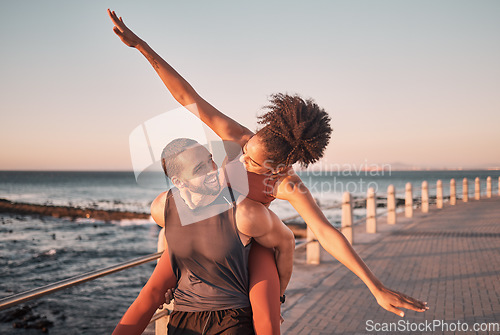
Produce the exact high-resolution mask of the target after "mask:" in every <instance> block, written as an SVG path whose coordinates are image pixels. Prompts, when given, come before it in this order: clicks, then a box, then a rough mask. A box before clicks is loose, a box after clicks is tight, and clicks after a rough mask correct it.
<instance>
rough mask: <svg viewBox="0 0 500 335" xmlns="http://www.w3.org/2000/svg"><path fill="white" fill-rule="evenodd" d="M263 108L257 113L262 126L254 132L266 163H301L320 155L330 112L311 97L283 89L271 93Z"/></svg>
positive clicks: (309, 161) (323, 148)
mask: <svg viewBox="0 0 500 335" xmlns="http://www.w3.org/2000/svg"><path fill="white" fill-rule="evenodd" d="M269 102H270V104H269V105H267V106H265V107H264V108H265V109H267V112H266V113H265V114H264V115H261V116H259V117H258V123H259V124H260V125H263V127H262V128H261V129H260V130H259V131H258V135H259V137H260V138H261V140H262V141H263V143H264V145H265V147H266V150H267V154H268V157H269V160H270V161H271V162H272V163H271V164H270V165H271V166H273V167H277V166H278V165H281V166H289V165H292V164H294V163H296V162H299V163H300V164H301V165H302V166H303V167H307V166H308V165H309V164H311V163H314V162H316V161H318V160H319V159H320V158H321V157H323V154H324V151H325V148H326V146H327V145H328V142H329V141H330V136H331V133H332V128H331V127H330V116H329V115H328V113H326V112H325V111H324V109H323V108H320V107H319V106H318V105H317V104H316V103H315V102H314V101H313V100H312V99H307V100H303V99H302V98H301V97H300V96H298V95H296V94H294V95H288V94H283V93H278V94H273V95H271V97H270V98H269Z"/></svg>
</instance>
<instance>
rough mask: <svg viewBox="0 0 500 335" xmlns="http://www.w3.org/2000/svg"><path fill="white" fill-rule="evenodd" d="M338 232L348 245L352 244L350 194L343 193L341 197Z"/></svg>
mask: <svg viewBox="0 0 500 335" xmlns="http://www.w3.org/2000/svg"><path fill="white" fill-rule="evenodd" d="M341 222H342V223H341V228H340V231H341V232H342V234H343V235H344V237H345V238H346V239H347V241H349V243H351V244H353V243H354V236H353V234H352V204H351V193H349V192H344V194H343V195H342V221H341Z"/></svg>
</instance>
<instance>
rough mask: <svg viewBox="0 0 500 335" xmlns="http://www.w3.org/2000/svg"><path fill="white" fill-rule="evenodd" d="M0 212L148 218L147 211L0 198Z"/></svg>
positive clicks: (77, 217) (101, 218)
mask: <svg viewBox="0 0 500 335" xmlns="http://www.w3.org/2000/svg"><path fill="white" fill-rule="evenodd" d="M0 213H11V214H23V215H39V216H52V217H56V218H63V217H65V218H70V219H71V220H76V219H79V218H86V219H94V220H101V221H105V222H110V221H117V220H134V219H143V220H144V219H146V220H147V219H149V217H150V214H149V213H137V212H122V211H115V210H102V209H92V208H80V207H70V206H53V205H36V204H28V203H22V202H13V201H10V200H6V199H0Z"/></svg>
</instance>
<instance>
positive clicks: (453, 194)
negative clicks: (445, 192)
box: [450, 178, 457, 206]
mask: <svg viewBox="0 0 500 335" xmlns="http://www.w3.org/2000/svg"><path fill="white" fill-rule="evenodd" d="M456 203H457V186H456V183H455V179H454V178H451V180H450V205H452V206H455V204H456Z"/></svg>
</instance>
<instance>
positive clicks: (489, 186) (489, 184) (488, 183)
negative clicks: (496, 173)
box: [486, 176, 491, 198]
mask: <svg viewBox="0 0 500 335" xmlns="http://www.w3.org/2000/svg"><path fill="white" fill-rule="evenodd" d="M486 197H488V198H491V177H490V176H488V178H486Z"/></svg>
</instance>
